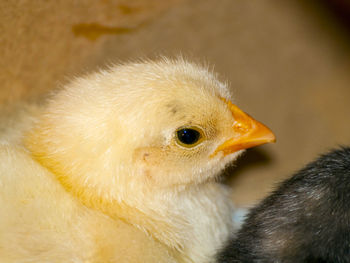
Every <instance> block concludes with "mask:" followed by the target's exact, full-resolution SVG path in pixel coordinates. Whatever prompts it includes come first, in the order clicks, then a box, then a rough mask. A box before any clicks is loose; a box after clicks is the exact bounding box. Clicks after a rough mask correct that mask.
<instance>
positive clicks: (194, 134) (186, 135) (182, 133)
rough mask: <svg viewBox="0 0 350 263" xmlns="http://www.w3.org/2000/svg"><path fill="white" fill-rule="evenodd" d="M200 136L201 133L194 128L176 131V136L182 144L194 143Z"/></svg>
mask: <svg viewBox="0 0 350 263" xmlns="http://www.w3.org/2000/svg"><path fill="white" fill-rule="evenodd" d="M200 137H201V134H200V133H199V132H198V131H196V130H194V129H189V128H185V129H181V130H178V131H177V138H178V139H179V141H180V142H182V143H183V144H187V145H191V144H194V143H196V142H198V140H199V139H200Z"/></svg>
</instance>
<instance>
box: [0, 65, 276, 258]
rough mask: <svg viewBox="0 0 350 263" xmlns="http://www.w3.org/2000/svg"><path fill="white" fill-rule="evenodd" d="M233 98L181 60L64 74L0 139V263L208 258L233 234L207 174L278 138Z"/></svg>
mask: <svg viewBox="0 0 350 263" xmlns="http://www.w3.org/2000/svg"><path fill="white" fill-rule="evenodd" d="M230 99H231V97H230V94H229V92H228V89H227V87H226V85H225V84H223V83H221V82H219V81H218V80H217V78H216V76H215V75H214V74H212V73H211V72H208V70H206V69H204V68H201V67H199V66H196V65H194V64H191V63H189V62H186V61H184V60H183V59H177V60H167V59H162V60H159V61H155V62H152V61H145V62H138V63H129V64H124V65H118V66H113V67H111V68H109V69H108V70H102V71H100V72H98V73H93V74H90V75H87V76H84V77H81V78H77V79H75V80H74V81H72V82H71V83H70V84H68V85H67V86H65V87H64V88H63V89H62V90H61V91H59V92H57V93H56V94H55V95H54V96H53V97H52V98H51V100H50V101H49V102H48V104H47V105H46V106H45V107H44V110H43V112H41V113H39V114H37V116H35V120H34V124H33V126H32V127H30V128H29V129H24V130H29V131H28V132H25V133H24V134H23V146H16V147H15V146H13V145H11V143H7V145H3V146H2V147H1V170H0V174H1V176H0V215H1V216H0V218H1V219H0V259H1V260H0V261H2V262H18V261H20V262H118V263H119V262H196V263H200V262H212V261H213V259H214V255H215V252H216V250H217V249H218V248H219V247H220V246H221V245H222V243H223V242H224V240H226V239H227V238H228V236H229V235H230V234H231V233H232V231H234V229H233V224H232V221H231V217H232V212H233V208H232V204H231V202H230V200H229V197H228V191H227V189H225V188H224V186H222V185H220V184H219V183H217V182H215V177H216V176H217V175H218V174H219V172H220V171H221V170H222V169H223V168H224V167H225V166H226V165H227V164H228V163H230V162H231V161H233V160H234V159H236V158H237V157H238V155H239V154H241V153H242V151H243V150H244V149H245V148H249V147H253V146H257V145H260V144H263V143H267V142H272V141H274V140H275V138H274V135H273V134H272V132H271V131H270V130H269V129H268V128H267V127H265V126H264V125H262V124H261V123H259V122H257V121H256V120H254V119H252V118H251V117H250V116H248V115H247V114H245V113H244V112H242V111H241V110H240V109H239V108H238V107H237V106H235V105H234V104H232V103H231V102H230ZM9 240H10V241H9Z"/></svg>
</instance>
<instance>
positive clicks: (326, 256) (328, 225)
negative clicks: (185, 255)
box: [217, 147, 350, 263]
mask: <svg viewBox="0 0 350 263" xmlns="http://www.w3.org/2000/svg"><path fill="white" fill-rule="evenodd" d="M217 260H218V262H219V263H229V262H242V263H243V262H259V263H264V262H281V263H301V262H305V263H313V262H320V263H331V262H332V263H348V262H350V147H346V148H341V149H338V150H335V151H332V152H329V153H328V154H325V155H323V156H321V157H320V158H318V159H317V160H316V161H314V162H311V163H310V164H308V165H307V166H306V167H305V168H304V169H302V170H300V171H299V172H297V173H296V174H295V175H294V176H293V177H291V178H290V179H288V180H286V181H285V182H283V183H282V184H281V185H280V186H279V188H278V189H277V190H276V191H274V192H273V193H272V194H271V195H270V196H268V197H267V198H265V199H264V200H263V201H262V202H261V203H260V204H259V205H258V206H256V207H255V208H253V209H252V210H251V212H250V213H249V214H248V216H247V218H246V220H245V223H244V224H243V226H242V228H241V229H240V231H239V233H238V235H237V236H236V237H235V238H234V239H232V240H231V241H230V242H229V244H228V245H227V246H226V248H224V249H223V250H222V251H221V252H220V253H219V254H218V257H217Z"/></svg>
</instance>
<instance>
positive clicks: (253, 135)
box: [211, 99, 276, 157]
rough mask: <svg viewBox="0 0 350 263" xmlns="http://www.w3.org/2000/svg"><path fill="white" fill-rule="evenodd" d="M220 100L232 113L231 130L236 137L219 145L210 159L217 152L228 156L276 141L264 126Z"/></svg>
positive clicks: (228, 102) (227, 102)
mask: <svg viewBox="0 0 350 263" xmlns="http://www.w3.org/2000/svg"><path fill="white" fill-rule="evenodd" d="M222 100H223V101H224V102H225V103H226V104H227V106H228V108H229V109H230V111H231V112H232V115H233V118H234V119H235V121H234V123H233V130H234V132H235V133H236V134H238V136H236V137H234V138H231V139H229V140H227V141H226V142H224V143H223V144H221V145H220V146H219V147H218V148H216V150H215V151H214V153H213V154H212V155H211V157H214V156H215V155H216V154H217V153H218V152H223V153H224V155H228V154H230V153H234V152H236V151H239V150H243V149H247V148H251V147H255V146H258V145H261V144H265V143H270V142H275V141H276V137H275V135H274V134H273V133H272V131H271V130H270V129H269V128H267V127H266V126H265V125H264V124H262V123H261V122H258V121H257V120H254V119H253V118H252V117H250V116H249V115H248V114H246V113H245V112H243V111H242V110H241V109H239V108H238V107H237V106H236V105H234V104H232V103H231V102H230V101H227V100H225V99H222Z"/></svg>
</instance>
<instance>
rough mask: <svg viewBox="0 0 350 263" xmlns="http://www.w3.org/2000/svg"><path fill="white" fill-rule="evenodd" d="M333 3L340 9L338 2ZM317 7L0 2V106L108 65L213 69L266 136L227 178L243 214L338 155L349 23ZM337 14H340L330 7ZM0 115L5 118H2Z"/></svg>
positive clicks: (288, 2) (344, 132) (346, 112)
mask: <svg viewBox="0 0 350 263" xmlns="http://www.w3.org/2000/svg"><path fill="white" fill-rule="evenodd" d="M337 2H338V4H342V3H343V4H346V1H345V0H343V1H341V0H338V1H337ZM333 7H334V5H329V3H328V2H326V1H302V0H300V1H298V0H284V1H280V0H274V1H273V0H249V1H247V0H220V1H216V0H201V1H199V0H167V1H162V0H133V1H127V0H99V1H95V0H85V1H69V0H57V1H44V0H38V1H29V0H18V1H1V2H0V33H1V34H0V82H1V89H0V105H2V109H3V110H2V111H3V114H4V112H5V108H8V106H9V105H10V106H16V105H21V103H23V102H24V101H32V100H35V101H36V100H40V98H41V97H43V96H44V95H45V94H46V92H48V91H50V90H51V89H53V88H55V87H57V86H58V85H62V84H63V83H65V82H66V81H67V79H69V78H70V77H73V76H75V75H78V74H80V73H82V72H86V71H91V70H95V69H97V68H99V67H102V66H104V65H106V63H110V62H113V61H118V60H128V59H133V58H138V57H155V56H157V55H158V54H165V55H176V54H179V53H182V54H184V55H186V56H188V57H190V58H193V59H195V60H199V61H201V60H204V61H207V62H209V63H210V64H212V65H214V66H215V69H216V71H218V72H219V73H220V75H221V76H222V78H223V79H227V80H228V81H229V82H230V85H231V88H232V91H233V93H234V95H235V98H236V101H235V102H236V103H237V104H238V105H239V106H240V107H241V108H242V109H244V110H245V111H247V112H248V113H249V114H251V115H253V116H254V117H255V118H256V119H258V120H261V121H262V122H264V123H265V124H267V125H268V126H269V127H270V128H271V129H272V130H273V131H274V132H275V133H276V135H277V139H278V141H277V143H276V144H274V145H267V146H262V147H259V148H256V149H252V150H249V151H248V152H247V154H246V155H245V156H243V157H242V158H241V160H240V161H239V162H238V164H237V168H235V169H233V168H230V169H228V170H227V172H226V174H227V175H228V178H227V182H228V183H229V184H230V185H231V186H232V187H233V189H234V192H233V199H234V200H235V201H236V203H238V204H239V205H243V206H249V205H251V204H253V203H254V202H256V201H257V200H259V199H261V198H262V197H263V196H265V195H266V194H267V193H268V192H269V191H270V190H271V189H272V187H273V186H274V185H275V184H276V183H277V182H279V181H281V180H282V179H283V178H285V177H287V176H289V175H291V173H292V172H294V171H296V170H297V169H299V168H301V167H302V166H303V165H304V164H305V163H307V162H308V161H310V160H312V159H313V158H314V157H316V156H317V155H318V154H319V153H321V152H323V151H325V150H327V149H330V148H333V147H336V146H337V145H339V144H349V145H350V132H349V131H350V118H349V117H350V26H348V25H350V24H347V23H346V20H347V19H346V18H347V15H346V13H345V12H343V13H342V12H340V13H337V12H336V9H335V8H333ZM340 10H343V11H344V10H345V9H340ZM5 113H6V114H7V112H5Z"/></svg>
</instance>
